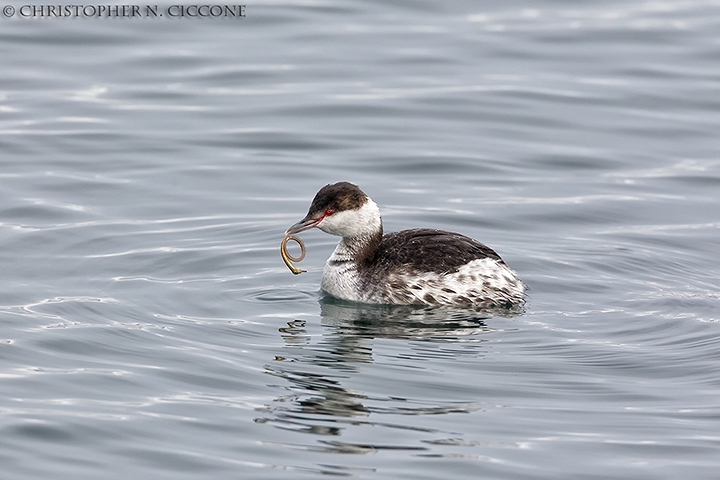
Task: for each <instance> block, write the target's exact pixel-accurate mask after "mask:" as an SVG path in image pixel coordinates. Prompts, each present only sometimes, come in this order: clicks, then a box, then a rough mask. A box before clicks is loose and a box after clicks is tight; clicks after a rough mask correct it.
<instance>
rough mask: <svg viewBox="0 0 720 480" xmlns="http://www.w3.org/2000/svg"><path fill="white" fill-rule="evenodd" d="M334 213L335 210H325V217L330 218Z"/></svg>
mask: <svg viewBox="0 0 720 480" xmlns="http://www.w3.org/2000/svg"><path fill="white" fill-rule="evenodd" d="M333 213H335V210H333V209H332V208H328V209H327V210H325V215H324V216H325V217H329V216H330V215H332V214H333Z"/></svg>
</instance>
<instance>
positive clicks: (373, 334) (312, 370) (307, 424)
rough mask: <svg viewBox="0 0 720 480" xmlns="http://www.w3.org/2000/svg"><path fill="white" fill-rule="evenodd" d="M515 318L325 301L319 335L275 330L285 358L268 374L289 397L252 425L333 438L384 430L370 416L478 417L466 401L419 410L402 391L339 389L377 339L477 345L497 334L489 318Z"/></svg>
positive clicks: (369, 357) (367, 358)
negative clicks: (359, 429) (362, 427)
mask: <svg viewBox="0 0 720 480" xmlns="http://www.w3.org/2000/svg"><path fill="white" fill-rule="evenodd" d="M517 313H519V312H510V311H500V312H498V311H495V312H488V311H468V310H463V309H448V308H428V307H414V306H385V305H362V304H354V303H348V302H344V301H341V300H337V299H335V298H332V297H323V298H321V300H320V315H321V324H322V327H324V328H323V329H322V330H321V332H320V333H319V334H318V333H317V331H314V332H312V333H311V332H310V331H309V330H311V331H312V330H316V329H317V325H314V324H311V325H307V324H306V323H305V321H303V320H295V321H291V322H288V324H287V326H286V327H283V328H280V334H281V335H282V337H283V339H284V341H285V347H284V349H283V354H282V355H277V356H276V357H275V362H273V363H272V364H271V365H268V366H267V367H266V371H267V373H268V374H270V375H273V376H275V377H279V378H282V379H284V380H286V381H287V382H288V383H289V385H288V386H285V387H284V388H285V389H286V390H287V392H288V394H287V395H284V396H282V397H280V398H277V399H275V401H274V402H273V403H272V404H271V405H268V406H266V407H265V408H263V409H262V410H263V411H265V412H266V413H267V414H268V417H265V418H258V419H257V420H256V421H258V422H262V423H273V424H274V425H275V426H277V427H279V428H283V429H288V430H293V431H297V432H306V433H313V434H316V435H324V436H326V435H335V436H336V435H340V434H341V432H342V430H343V428H344V427H343V426H347V425H358V424H368V425H379V424H381V423H380V422H376V421H373V422H371V421H368V420H367V419H363V417H368V416H369V415H370V414H372V413H395V414H401V415H423V414H442V413H452V412H468V411H473V410H477V409H478V408H480V407H479V406H478V404H476V403H468V402H452V401H448V402H444V404H442V405H417V403H418V402H411V401H409V400H407V399H403V398H402V396H401V394H400V393H399V392H390V395H388V396H387V397H383V398H371V397H369V396H367V395H366V394H365V393H363V392H360V391H355V390H352V389H350V388H346V387H344V386H343V382H345V383H352V381H351V380H352V379H353V376H355V375H356V374H357V373H358V372H359V370H360V369H361V368H362V365H365V364H370V363H372V362H373V361H374V359H373V342H374V341H376V340H377V339H398V340H413V341H425V342H432V343H436V342H452V343H458V342H475V343H479V342H484V341H485V340H484V339H483V336H484V334H487V333H491V332H493V331H495V330H493V329H491V328H490V327H488V326H487V325H486V323H485V322H486V320H487V319H488V318H490V317H493V316H498V315H502V316H512V315H516V314H517ZM388 404H390V405H391V406H389V407H388V406H387V405H388ZM383 425H385V426H393V425H389V424H383ZM396 427H398V428H404V429H407V428H410V427H408V426H407V425H397V426H396ZM422 430H423V431H424V429H422ZM323 444H324V446H323V447H322V448H323V449H328V450H330V451H338V448H340V447H338V445H337V442H323ZM355 447H357V446H355ZM355 447H353V448H355ZM375 447H377V446H375ZM375 447H374V448H375ZM346 448H348V445H346V444H342V449H343V450H344V449H346ZM408 448H412V449H416V448H417V447H416V446H414V447H408ZM361 450H362V449H361Z"/></svg>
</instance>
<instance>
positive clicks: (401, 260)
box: [373, 228, 502, 273]
mask: <svg viewBox="0 0 720 480" xmlns="http://www.w3.org/2000/svg"><path fill="white" fill-rule="evenodd" d="M482 258H491V259H493V260H497V261H498V262H502V259H501V258H500V256H499V255H498V254H497V253H495V251H494V250H493V249H492V248H490V247H488V246H486V245H483V244H482V243H480V242H478V241H476V240H473V239H472V238H470V237H466V236H465V235H461V234H459V233H452V232H446V231H443V230H434V229H429V228H419V229H413V230H402V231H400V232H393V233H389V234H387V235H385V236H383V238H382V242H381V243H380V247H379V249H378V252H377V255H376V256H375V258H374V262H373V264H374V265H373V268H376V269H378V270H380V271H382V270H384V271H392V270H396V269H398V270H405V271H407V272H408V273H411V272H414V273H418V272H435V273H447V272H453V271H455V270H457V269H458V268H459V267H461V266H462V265H465V264H466V263H468V262H471V261H473V260H476V259H482Z"/></svg>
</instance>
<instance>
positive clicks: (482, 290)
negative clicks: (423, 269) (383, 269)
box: [322, 254, 525, 308]
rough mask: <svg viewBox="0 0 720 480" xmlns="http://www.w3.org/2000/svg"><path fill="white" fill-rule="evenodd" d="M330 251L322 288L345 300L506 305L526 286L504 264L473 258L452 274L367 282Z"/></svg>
mask: <svg viewBox="0 0 720 480" xmlns="http://www.w3.org/2000/svg"><path fill="white" fill-rule="evenodd" d="M338 260H339V258H338V257H337V256H336V255H335V254H333V256H332V257H331V259H330V260H328V263H327V265H326V266H325V271H324V273H323V281H322V289H323V290H324V291H326V292H327V293H330V294H331V295H333V296H335V297H338V298H342V299H345V300H350V301H355V302H363V303H382V304H395V305H448V306H468V307H480V308H494V307H509V306H512V305H521V304H523V303H524V301H525V285H524V284H523V283H522V282H521V281H520V280H519V279H518V278H517V276H516V275H515V273H514V272H513V271H512V270H510V269H509V268H508V267H507V266H506V265H505V264H504V263H501V262H498V261H497V260H494V259H490V258H483V259H478V260H473V261H472V262H470V263H468V264H466V265H463V266H462V267H460V268H459V269H458V270H457V271H456V272H453V273H445V274H442V273H435V272H428V273H424V274H419V275H411V274H408V273H391V274H389V275H388V277H387V279H386V281H384V282H382V283H377V282H370V283H369V282H366V281H364V279H362V278H361V277H360V275H359V274H358V272H357V269H356V268H355V265H354V264H353V263H352V262H351V261H338Z"/></svg>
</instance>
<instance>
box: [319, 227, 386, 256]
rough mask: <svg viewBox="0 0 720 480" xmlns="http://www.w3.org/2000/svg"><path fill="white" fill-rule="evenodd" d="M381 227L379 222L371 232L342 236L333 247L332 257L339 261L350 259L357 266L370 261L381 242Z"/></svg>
mask: <svg viewBox="0 0 720 480" xmlns="http://www.w3.org/2000/svg"><path fill="white" fill-rule="evenodd" d="M382 236H383V229H382V222H380V224H379V226H378V228H377V229H375V230H374V231H373V232H372V233H367V234H363V235H357V236H353V237H343V238H342V240H340V242H339V243H338V244H337V247H335V251H334V252H333V254H332V258H333V259H335V260H340V261H352V262H354V263H355V264H357V265H358V266H360V267H361V266H363V265H366V264H368V263H369V262H372V260H373V259H374V258H375V256H376V254H377V251H378V249H379V248H380V243H381V242H382Z"/></svg>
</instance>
